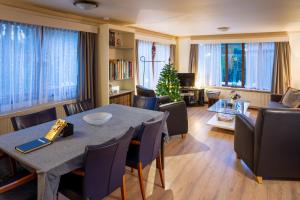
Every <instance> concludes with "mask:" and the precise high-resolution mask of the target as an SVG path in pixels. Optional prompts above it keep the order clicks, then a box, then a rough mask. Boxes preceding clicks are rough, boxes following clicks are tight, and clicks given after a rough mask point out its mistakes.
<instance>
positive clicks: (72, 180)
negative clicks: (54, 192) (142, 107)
mask: <svg viewBox="0 0 300 200" xmlns="http://www.w3.org/2000/svg"><path fill="white" fill-rule="evenodd" d="M133 133H134V128H130V129H129V130H128V131H127V132H126V134H124V135H123V136H122V137H121V138H120V139H117V140H112V141H109V142H108V143H106V144H102V145H93V146H87V147H86V150H85V158H84V167H83V168H82V169H78V170H75V171H73V172H72V173H69V174H66V175H64V176H62V177H61V181H60V186H59V192H60V193H61V194H63V195H64V196H66V197H67V198H69V199H72V200H76V199H90V200H96V199H97V200H98V199H102V198H104V197H105V196H107V195H109V194H110V193H111V192H113V191H114V190H115V189H117V188H119V187H121V194H122V199H123V200H125V199H126V190H125V163H126V155H127V151H128V147H129V143H130V141H131V139H132V136H133Z"/></svg>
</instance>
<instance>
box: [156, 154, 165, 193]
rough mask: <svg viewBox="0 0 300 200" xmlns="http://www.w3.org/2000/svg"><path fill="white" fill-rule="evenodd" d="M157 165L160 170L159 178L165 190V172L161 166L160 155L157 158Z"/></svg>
mask: <svg viewBox="0 0 300 200" xmlns="http://www.w3.org/2000/svg"><path fill="white" fill-rule="evenodd" d="M156 164H157V166H158V170H159V176H160V181H161V185H162V187H163V188H165V180H164V172H163V169H162V165H161V157H160V155H159V156H157V158H156Z"/></svg>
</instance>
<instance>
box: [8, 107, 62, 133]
mask: <svg viewBox="0 0 300 200" xmlns="http://www.w3.org/2000/svg"><path fill="white" fill-rule="evenodd" d="M56 119H57V117H56V110H55V108H50V109H47V110H43V111H40V112H36V113H32V114H28V115H23V116H16V117H12V118H10V120H11V122H12V125H13V128H14V130H15V131H18V130H21V129H24V128H29V127H31V126H35V125H38V124H42V123H46V122H49V121H53V120H56Z"/></svg>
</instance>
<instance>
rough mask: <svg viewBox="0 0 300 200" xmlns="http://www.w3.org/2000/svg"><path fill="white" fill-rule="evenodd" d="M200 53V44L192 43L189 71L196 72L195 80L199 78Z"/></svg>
mask: <svg viewBox="0 0 300 200" xmlns="http://www.w3.org/2000/svg"><path fill="white" fill-rule="evenodd" d="M198 54H199V45H198V44H191V49H190V59H189V71H190V72H191V73H195V80H198ZM197 86H198V85H197Z"/></svg>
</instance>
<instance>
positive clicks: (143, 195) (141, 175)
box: [138, 161, 146, 200]
mask: <svg viewBox="0 0 300 200" xmlns="http://www.w3.org/2000/svg"><path fill="white" fill-rule="evenodd" d="M138 174H139V181H140V189H141V193H142V197H143V200H146V195H145V186H144V181H143V165H142V162H141V161H140V162H139V164H138Z"/></svg>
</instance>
